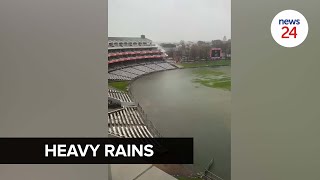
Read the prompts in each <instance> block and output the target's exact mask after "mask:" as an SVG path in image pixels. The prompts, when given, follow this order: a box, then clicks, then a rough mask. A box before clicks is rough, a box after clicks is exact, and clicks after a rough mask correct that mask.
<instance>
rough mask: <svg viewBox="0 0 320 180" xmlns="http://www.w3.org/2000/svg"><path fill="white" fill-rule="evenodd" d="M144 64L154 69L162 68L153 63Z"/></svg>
mask: <svg viewBox="0 0 320 180" xmlns="http://www.w3.org/2000/svg"><path fill="white" fill-rule="evenodd" d="M145 66H146V67H148V68H151V69H154V70H156V71H162V70H164V68H162V67H161V66H158V65H155V64H146V65H145Z"/></svg>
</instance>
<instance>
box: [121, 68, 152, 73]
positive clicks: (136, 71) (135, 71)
mask: <svg viewBox="0 0 320 180" xmlns="http://www.w3.org/2000/svg"><path fill="white" fill-rule="evenodd" d="M121 70H122V71H126V72H129V73H132V74H137V75H142V74H145V73H146V72H144V71H139V70H137V69H134V68H131V67H130V68H125V69H121Z"/></svg>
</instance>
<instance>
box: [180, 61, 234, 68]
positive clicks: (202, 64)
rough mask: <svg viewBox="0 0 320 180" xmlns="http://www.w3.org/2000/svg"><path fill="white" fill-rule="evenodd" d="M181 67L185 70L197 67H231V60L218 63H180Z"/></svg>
mask: <svg viewBox="0 0 320 180" xmlns="http://www.w3.org/2000/svg"><path fill="white" fill-rule="evenodd" d="M179 65H180V66H182V67H184V68H195V67H211V66H230V65H231V60H217V61H212V60H211V61H203V62H201V61H198V62H191V63H180V64H179Z"/></svg>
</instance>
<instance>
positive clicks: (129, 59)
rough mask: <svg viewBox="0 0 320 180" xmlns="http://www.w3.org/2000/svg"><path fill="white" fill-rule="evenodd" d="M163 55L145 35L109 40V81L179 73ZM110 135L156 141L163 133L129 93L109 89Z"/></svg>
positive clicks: (111, 38)
mask: <svg viewBox="0 0 320 180" xmlns="http://www.w3.org/2000/svg"><path fill="white" fill-rule="evenodd" d="M166 56H167V55H166V54H165V53H164V51H163V50H162V49H161V48H160V47H159V46H158V45H156V44H154V43H153V42H152V41H151V40H150V39H147V38H146V37H145V36H144V35H141V37H108V81H109V82H112V81H131V80H134V79H136V78H138V77H140V76H143V75H146V74H149V73H153V72H158V71H165V70H171V69H176V68H177V67H176V66H175V65H174V64H171V63H169V62H167V61H165V60H164V58H165V57H166ZM108 105H109V107H112V108H114V107H116V106H118V108H116V109H114V110H113V111H110V112H108V125H109V126H108V127H109V129H108V132H109V135H111V136H114V137H123V138H153V137H160V133H158V131H157V130H156V128H155V127H154V126H153V124H152V123H151V121H149V120H148V119H147V118H146V117H147V116H146V115H145V113H144V112H143V110H142V108H141V107H140V106H139V104H137V103H136V102H134V101H133V98H132V97H131V95H130V93H126V92H123V91H119V90H117V89H114V88H111V87H109V88H108Z"/></svg>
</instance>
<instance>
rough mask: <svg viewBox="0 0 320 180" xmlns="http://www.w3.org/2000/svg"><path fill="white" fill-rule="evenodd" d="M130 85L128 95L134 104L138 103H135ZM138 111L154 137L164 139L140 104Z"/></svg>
mask: <svg viewBox="0 0 320 180" xmlns="http://www.w3.org/2000/svg"><path fill="white" fill-rule="evenodd" d="M130 85H131V84H129V86H128V95H129V96H130V98H131V100H132V101H133V102H137V101H135V99H134V96H133V95H132V92H131V88H130ZM137 110H138V112H139V113H140V115H141V116H142V119H143V121H144V123H145V125H146V126H147V128H148V129H149V130H150V131H151V133H152V135H154V136H155V137H162V136H161V134H160V132H159V131H158V130H157V128H156V127H155V126H154V124H153V123H152V122H151V121H150V120H149V119H148V116H147V114H146V113H145V112H144V110H143V109H142V107H141V106H140V104H139V103H137Z"/></svg>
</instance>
